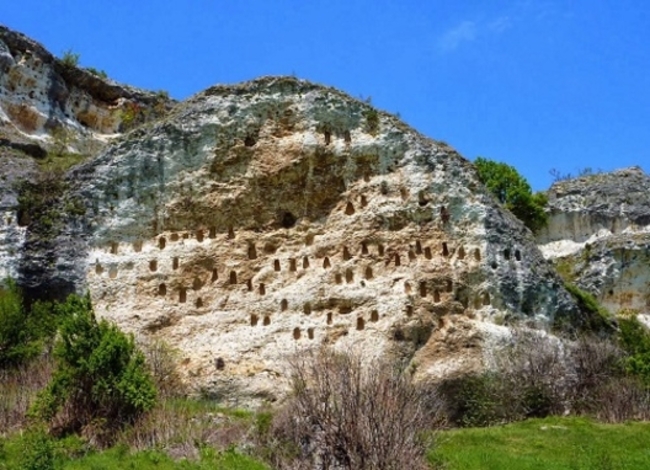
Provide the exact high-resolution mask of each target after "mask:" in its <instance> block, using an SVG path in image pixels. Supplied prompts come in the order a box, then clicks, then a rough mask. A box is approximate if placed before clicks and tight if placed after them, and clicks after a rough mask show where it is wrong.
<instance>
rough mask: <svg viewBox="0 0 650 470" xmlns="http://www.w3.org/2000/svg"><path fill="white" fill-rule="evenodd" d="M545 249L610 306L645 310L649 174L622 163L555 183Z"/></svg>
mask: <svg viewBox="0 0 650 470" xmlns="http://www.w3.org/2000/svg"><path fill="white" fill-rule="evenodd" d="M548 196H549V214H550V221H549V226H548V228H547V229H546V230H545V231H544V232H542V233H541V234H540V235H539V238H538V242H539V243H540V248H541V250H542V252H543V253H544V255H545V256H546V257H547V258H549V259H553V260H554V261H555V263H556V264H557V266H558V269H559V271H560V272H561V273H562V274H563V276H564V277H565V279H566V280H567V281H569V282H573V283H575V284H576V285H578V286H579V287H580V288H582V289H584V290H586V291H589V292H590V293H592V294H594V295H595V296H596V297H597V299H598V300H599V301H600V302H601V303H602V304H603V305H604V306H605V307H607V308H608V309H610V311H612V312H617V311H619V310H628V311H632V312H636V313H640V314H646V315H647V314H650V176H649V175H647V174H645V173H644V172H643V170H642V169H641V168H638V167H634V168H626V169H622V170H618V171H614V172H612V173H599V174H594V175H588V176H583V177H580V178H575V179H571V180H567V181H560V182H557V183H555V184H554V185H553V186H552V187H551V189H550V190H549V191H548Z"/></svg>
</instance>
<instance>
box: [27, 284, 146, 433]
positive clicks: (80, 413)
mask: <svg viewBox="0 0 650 470" xmlns="http://www.w3.org/2000/svg"><path fill="white" fill-rule="evenodd" d="M55 309H56V311H57V314H58V315H59V316H60V317H62V318H63V321H62V324H61V327H60V329H59V335H58V336H59V337H58V339H57V342H56V344H55V348H54V357H55V359H56V361H57V367H56V369H55V371H54V374H53V377H52V381H51V382H50V384H49V385H48V386H47V388H46V389H45V390H44V391H43V393H42V394H41V395H40V396H39V399H38V401H37V404H36V408H35V412H36V414H37V415H39V416H41V417H43V418H45V419H47V420H49V421H50V422H51V423H53V424H54V423H55V424H56V425H57V427H58V428H60V430H61V431H62V432H71V431H72V432H76V431H80V430H82V429H85V430H88V428H89V427H90V428H91V429H90V432H91V433H93V434H95V435H96V436H99V437H105V438H106V439H108V440H110V439H111V436H112V435H113V431H117V430H118V428H119V427H121V426H122V425H124V424H129V423H132V422H133V421H134V420H135V419H136V418H137V417H138V416H139V415H140V414H142V413H143V412H145V411H147V410H149V409H151V408H152V407H153V406H154V404H155V401H156V389H155V386H154V384H153V380H152V378H151V375H150V373H149V372H148V370H147V367H146V365H145V360H144V356H143V354H142V353H141V352H140V351H139V350H138V349H136V347H135V343H134V340H133V337H132V336H127V335H126V334H124V333H122V332H121V331H120V330H119V329H118V328H117V327H116V326H115V325H113V324H110V323H108V322H107V321H105V320H101V321H97V319H96V318H95V315H94V313H93V311H92V307H91V303H90V299H89V298H88V297H85V298H81V297H77V296H74V295H73V296H70V297H69V298H68V300H67V301H66V302H65V303H62V304H57V305H56V306H55Z"/></svg>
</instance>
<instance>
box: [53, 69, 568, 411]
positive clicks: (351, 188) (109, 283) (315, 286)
mask: <svg viewBox="0 0 650 470" xmlns="http://www.w3.org/2000/svg"><path fill="white" fill-rule="evenodd" d="M70 180H71V181H74V182H75V189H74V190H73V191H72V192H71V197H76V198H77V200H78V201H83V203H84V205H85V214H84V215H83V216H82V217H78V218H76V219H74V220H73V221H72V222H71V223H69V224H68V226H67V228H66V230H65V231H64V233H63V234H62V235H61V236H60V240H61V242H60V243H58V245H59V246H71V241H74V242H75V243H76V248H75V249H73V250H69V251H68V252H67V253H63V252H62V253H60V255H59V257H58V258H57V261H56V263H55V264H56V265H58V266H76V267H77V268H78V269H77V271H76V272H77V276H76V278H75V279H76V281H78V282H79V286H80V287H82V286H88V287H89V288H90V292H91V295H92V298H93V301H94V304H95V306H96V309H97V311H98V312H99V314H100V315H102V316H106V317H108V318H110V319H112V320H114V321H116V322H117V323H118V324H119V325H121V326H122V327H123V328H125V329H128V330H130V331H134V332H137V333H138V334H140V335H147V336H153V337H158V338H162V339H164V340H165V341H168V342H169V343H170V344H172V345H174V347H177V348H178V349H179V350H180V351H181V355H182V364H183V367H184V370H185V371H186V373H187V374H188V376H190V377H192V382H193V383H194V384H197V385H198V386H199V387H200V388H201V389H203V390H204V393H211V394H224V395H229V396H237V397H239V398H242V397H245V398H248V399H252V398H256V397H257V398H260V397H265V398H271V399H272V398H273V397H276V396H277V395H278V393H279V392H278V383H279V382H278V378H279V377H282V375H283V372H284V368H285V367H286V357H287V356H288V355H290V354H292V353H295V352H296V351H300V350H301V349H302V348H309V347H316V346H318V345H321V344H329V345H333V346H336V347H341V348H350V347H355V348H360V349H361V350H363V351H364V354H367V355H368V357H373V356H377V355H385V354H393V355H397V356H399V357H401V358H404V359H407V360H411V361H412V364H413V367H414V369H413V370H415V371H416V374H418V375H419V376H421V377H431V376H438V377H440V376H443V375H445V374H449V373H453V372H454V371H458V370H467V368H471V367H478V365H479V364H480V362H481V359H482V353H483V342H484V341H485V340H486V338H487V337H490V338H491V337H493V336H494V331H496V330H498V327H497V326H496V325H495V324H507V323H509V322H515V321H516V320H521V321H525V322H528V323H529V324H534V325H537V326H542V325H546V326H548V325H550V324H551V323H552V322H553V321H554V320H555V319H556V318H558V317H567V318H571V319H573V320H576V317H577V315H578V312H577V310H576V307H575V305H574V304H573V302H572V299H571V298H570V296H569V295H568V294H567V293H566V292H565V291H564V289H563V288H562V283H561V280H560V279H559V278H558V277H557V276H556V275H555V273H554V271H553V270H552V267H551V266H550V265H549V264H548V263H547V262H546V261H545V260H544V259H543V257H542V256H541V253H540V252H539V251H538V249H537V248H536V246H535V244H534V240H533V238H532V236H531V234H530V232H529V231H528V230H527V229H526V228H525V227H524V226H523V225H522V224H521V223H520V222H519V221H518V220H516V219H515V218H514V217H513V216H512V215H511V214H510V213H508V212H506V211H504V210H503V209H501V208H500V207H499V205H498V204H497V203H496V202H495V201H494V200H493V198H492V197H491V196H489V195H488V194H487V192H486V190H485V188H483V187H482V185H481V184H480V183H479V182H478V180H477V178H476V175H475V172H474V169H473V167H472V165H471V164H470V163H469V162H468V161H466V160H465V159H463V158H462V157H461V156H459V155H458V154H457V153H456V152H455V151H453V150H452V149H451V148H449V147H447V146H446V145H443V144H440V143H437V142H435V141H432V140H430V139H427V138H425V137H423V136H422V135H420V134H418V133H417V132H415V131H414V130H412V129H410V128H408V127H407V126H405V125H404V124H403V123H402V122H400V121H399V120H398V119H396V118H395V117H393V116H391V115H388V114H386V113H382V112H378V111H377V110H375V109H374V108H372V107H371V106H369V105H368V104H365V103H362V102H360V101H358V100H356V99H353V98H351V97H349V96H347V95H345V94H343V93H341V92H339V91H337V90H334V89H331V88H326V87H322V86H318V85H314V84H311V83H309V82H305V81H300V80H296V79H293V78H285V77H269V78H263V79H258V80H254V81H252V82H248V83H244V84H241V85H236V86H218V87H213V88H211V89H208V90H206V91H205V92H203V93H200V94H198V95H196V96H194V97H193V98H191V99H189V100H188V101H186V102H184V103H182V104H180V105H179V106H177V107H176V108H175V109H174V111H173V112H172V113H171V114H170V115H169V116H168V117H166V118H164V119H162V120H161V121H159V122H156V123H154V124H152V125H149V126H145V127H143V128H140V129H138V130H136V131H134V132H132V133H130V134H127V135H125V136H123V137H122V138H120V139H118V140H117V141H115V142H113V143H112V144H111V145H110V146H108V147H107V148H106V150H105V151H103V152H102V153H101V154H100V155H99V156H98V157H97V158H96V159H94V160H93V161H91V162H89V163H87V164H84V165H82V166H81V167H79V168H77V169H75V170H73V172H72V173H71V175H70ZM66 256H68V257H67V258H66ZM232 388H237V389H238V390H239V392H238V393H237V394H236V395H232V394H226V393H225V392H223V391H224V390H231V389H232Z"/></svg>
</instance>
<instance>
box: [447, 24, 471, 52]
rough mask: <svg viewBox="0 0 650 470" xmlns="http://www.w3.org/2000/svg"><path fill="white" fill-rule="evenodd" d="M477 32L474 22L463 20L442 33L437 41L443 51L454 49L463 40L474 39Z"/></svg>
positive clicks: (469, 40)
mask: <svg viewBox="0 0 650 470" xmlns="http://www.w3.org/2000/svg"><path fill="white" fill-rule="evenodd" d="M477 34H478V32H477V26H476V23H474V22H473V21H463V22H462V23H460V24H459V25H456V26H455V27H453V28H451V29H450V30H448V31H447V32H446V33H444V34H443V35H442V36H441V37H440V39H439V41H438V46H439V47H440V50H442V51H443V52H450V51H453V50H456V49H457V48H458V46H460V45H461V44H462V43H464V42H472V41H473V40H474V39H476V36H477Z"/></svg>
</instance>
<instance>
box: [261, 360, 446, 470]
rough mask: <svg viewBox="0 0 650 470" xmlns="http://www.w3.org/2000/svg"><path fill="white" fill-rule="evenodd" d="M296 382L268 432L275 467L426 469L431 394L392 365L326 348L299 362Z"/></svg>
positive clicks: (294, 368) (295, 364)
mask: <svg viewBox="0 0 650 470" xmlns="http://www.w3.org/2000/svg"><path fill="white" fill-rule="evenodd" d="M291 381H292V389H293V394H292V397H291V398H290V399H289V401H288V402H287V403H286V405H285V407H284V409H283V410H282V411H280V412H279V413H278V414H277V415H276V417H275V419H274V420H273V422H272V423H271V424H270V427H269V429H268V430H267V432H266V436H267V441H266V442H265V443H264V446H265V447H266V449H267V451H268V455H267V456H266V457H267V459H268V460H270V461H271V464H272V465H273V466H274V467H275V468H280V469H302V468H318V469H333V468H337V469H339V468H340V469H354V470H365V469H373V470H374V469H382V470H390V469H403V468H404V467H405V466H408V467H409V468H411V469H418V468H422V469H424V468H427V467H426V464H425V461H424V452H425V447H426V446H425V442H424V440H425V436H426V435H427V434H426V431H427V430H428V429H431V426H432V423H433V420H432V416H431V411H430V409H428V406H427V403H428V400H429V398H428V397H427V395H426V394H425V393H424V390H422V389H420V388H418V387H416V386H414V385H413V384H411V382H410V381H409V379H408V378H407V377H405V376H404V375H403V374H402V373H400V371H399V370H398V369H397V368H396V367H395V366H394V365H391V364H388V363H386V362H384V361H374V362H370V363H367V362H365V361H364V360H363V359H362V358H361V357H360V356H358V355H354V354H338V353H335V352H332V351H331V350H327V349H322V350H320V351H317V352H312V353H307V354H306V355H303V356H302V357H301V358H296V359H295V360H294V361H293V363H292V375H291ZM429 435H430V434H429ZM270 436H274V437H273V438H271V437H270Z"/></svg>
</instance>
